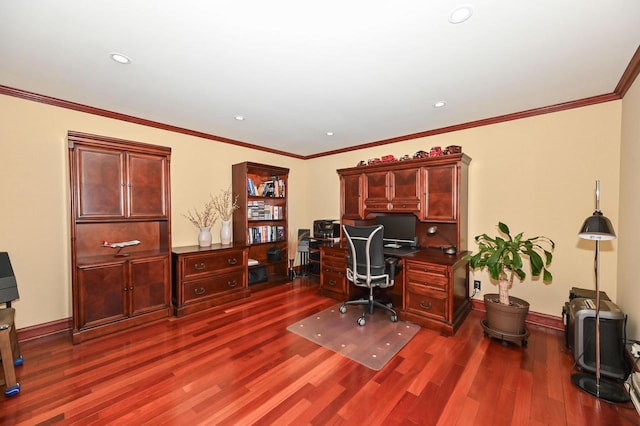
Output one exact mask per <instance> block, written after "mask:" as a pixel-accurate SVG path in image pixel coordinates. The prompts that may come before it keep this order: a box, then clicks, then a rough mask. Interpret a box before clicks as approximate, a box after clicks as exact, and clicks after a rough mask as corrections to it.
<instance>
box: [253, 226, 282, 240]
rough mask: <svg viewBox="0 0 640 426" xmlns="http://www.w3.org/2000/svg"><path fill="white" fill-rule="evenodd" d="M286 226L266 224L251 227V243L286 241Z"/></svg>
mask: <svg viewBox="0 0 640 426" xmlns="http://www.w3.org/2000/svg"><path fill="white" fill-rule="evenodd" d="M285 240H286V238H285V232H284V226H276V225H265V226H251V227H249V244H258V243H270V242H273V241H285Z"/></svg>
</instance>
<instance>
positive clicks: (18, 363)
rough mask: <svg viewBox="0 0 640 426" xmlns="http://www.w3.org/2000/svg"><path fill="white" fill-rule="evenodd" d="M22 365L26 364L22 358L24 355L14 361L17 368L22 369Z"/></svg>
mask: <svg viewBox="0 0 640 426" xmlns="http://www.w3.org/2000/svg"><path fill="white" fill-rule="evenodd" d="M22 364H24V358H22V355H20V356H19V357H18V358H16V359H14V360H13V365H14V366H15V367H20V366H21V365H22Z"/></svg>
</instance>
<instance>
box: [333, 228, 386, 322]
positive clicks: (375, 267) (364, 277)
mask: <svg viewBox="0 0 640 426" xmlns="http://www.w3.org/2000/svg"><path fill="white" fill-rule="evenodd" d="M342 229H343V230H344V235H345V237H346V239H347V243H348V250H349V251H348V255H347V279H348V280H349V281H351V282H352V283H353V284H355V285H357V286H359V287H367V288H369V298H368V299H358V300H349V301H346V302H344V303H343V304H342V305H341V306H340V312H341V313H343V314H344V313H346V312H347V305H367V307H368V308H369V309H368V311H369V314H373V308H374V307H376V306H377V307H379V308H383V309H386V310H387V311H389V312H391V321H392V322H396V321H398V313H397V312H396V311H395V309H393V307H392V306H391V304H390V303H383V302H381V301H380V300H376V299H374V298H373V290H374V288H375V287H379V288H388V287H392V286H393V283H394V277H395V270H396V265H395V262H385V257H384V251H383V250H384V244H383V236H384V226H382V225H376V226H350V225H343V226H342ZM366 313H367V311H366V310H365V311H364V312H363V313H362V316H360V317H359V318H358V321H357V322H358V325H364V324H365V322H366V320H365V315H366Z"/></svg>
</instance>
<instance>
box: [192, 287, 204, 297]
mask: <svg viewBox="0 0 640 426" xmlns="http://www.w3.org/2000/svg"><path fill="white" fill-rule="evenodd" d="M193 292H194V293H195V294H197V295H198V296H202V295H203V294H205V293H206V292H207V290H205V288H204V287H200V288H196V289H194V290H193Z"/></svg>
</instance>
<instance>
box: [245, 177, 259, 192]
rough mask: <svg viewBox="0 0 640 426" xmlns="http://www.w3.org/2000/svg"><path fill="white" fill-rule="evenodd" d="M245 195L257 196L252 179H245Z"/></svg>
mask: <svg viewBox="0 0 640 426" xmlns="http://www.w3.org/2000/svg"><path fill="white" fill-rule="evenodd" d="M247 194H249V195H256V194H257V191H256V185H255V183H253V179H251V178H247Z"/></svg>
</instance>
